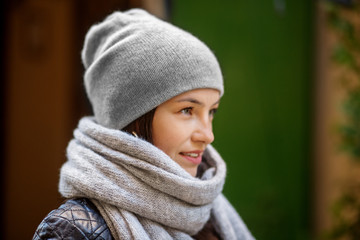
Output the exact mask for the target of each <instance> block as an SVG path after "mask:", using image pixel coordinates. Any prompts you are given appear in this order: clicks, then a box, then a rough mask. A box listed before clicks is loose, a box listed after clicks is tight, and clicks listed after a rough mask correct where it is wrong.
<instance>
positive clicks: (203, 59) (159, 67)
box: [82, 9, 224, 129]
mask: <svg viewBox="0 0 360 240" xmlns="http://www.w3.org/2000/svg"><path fill="white" fill-rule="evenodd" d="M82 61H83V64H84V66H85V76H84V81H85V88H86V92H87V95H88V97H89V99H90V102H91V104H92V107H93V111H94V114H95V119H96V121H97V122H98V123H100V124H101V125H103V126H105V127H109V128H114V129H122V128H124V127H125V126H127V125H128V124H129V123H131V122H132V121H134V120H135V119H137V118H138V117H140V116H142V115H144V114H145V113H147V112H148V111H150V110H152V109H153V108H155V107H157V106H158V105H160V104H161V103H163V102H165V101H167V100H168V99H170V98H172V97H174V96H176V95H179V94H181V93H184V92H186V91H189V90H192V89H198V88H213V89H217V90H219V91H220V94H221V95H222V94H223V91H224V90H223V79H222V74H221V70H220V67H219V64H218V62H217V60H216V58H215V56H214V55H213V53H212V52H211V51H210V50H209V48H208V47H207V46H206V45H205V44H204V43H202V42H201V41H200V40H199V39H197V38H196V37H194V36H193V35H191V34H190V33H187V32H185V31H183V30H181V29H179V28H177V27H175V26H173V25H171V24H169V23H167V22H164V21H162V20H160V19H158V18H156V17H154V16H152V15H150V14H149V13H147V12H145V11H144V10H140V9H133V10H130V11H127V12H114V13H113V14H111V15H110V16H108V17H107V18H106V19H105V20H104V21H103V22H101V23H99V24H96V25H94V26H92V27H91V28H90V30H89V31H88V33H87V35H86V38H85V43H84V48H83V50H82Z"/></svg>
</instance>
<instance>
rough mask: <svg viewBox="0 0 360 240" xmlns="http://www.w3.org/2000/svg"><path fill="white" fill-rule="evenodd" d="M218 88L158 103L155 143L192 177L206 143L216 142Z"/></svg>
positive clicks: (183, 94) (153, 131)
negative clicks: (214, 122) (215, 119)
mask: <svg viewBox="0 0 360 240" xmlns="http://www.w3.org/2000/svg"><path fill="white" fill-rule="evenodd" d="M219 100H220V93H219V91H218V90H215V89H207V88H206V89H195V90H191V91H188V92H185V93H182V94H180V95H178V96H176V97H173V98H171V99H170V100H168V101H166V102H164V103H162V104H161V105H159V106H158V107H157V108H156V110H155V114H154V118H153V124H152V134H153V136H152V137H153V144H154V145H155V146H156V147H158V148H159V149H161V150H162V151H163V152H165V153H166V154H167V155H168V156H169V157H171V158H172V159H173V160H174V161H175V162H177V163H178V164H179V165H180V166H181V167H182V168H184V169H185V170H186V171H187V172H188V173H190V174H191V175H192V176H195V175H196V172H197V168H198V166H199V164H200V163H201V159H202V155H203V152H204V150H205V148H206V146H207V145H208V144H209V143H211V142H213V141H214V134H213V131H212V121H213V118H214V114H215V112H216V110H217V108H218V106H219Z"/></svg>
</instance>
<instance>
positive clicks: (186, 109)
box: [180, 107, 192, 115]
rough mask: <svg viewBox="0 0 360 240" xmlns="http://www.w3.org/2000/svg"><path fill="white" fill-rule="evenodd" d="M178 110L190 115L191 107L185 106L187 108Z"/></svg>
mask: <svg viewBox="0 0 360 240" xmlns="http://www.w3.org/2000/svg"><path fill="white" fill-rule="evenodd" d="M180 112H181V113H183V114H186V115H191V112H192V107H187V108H184V109H181V111H180Z"/></svg>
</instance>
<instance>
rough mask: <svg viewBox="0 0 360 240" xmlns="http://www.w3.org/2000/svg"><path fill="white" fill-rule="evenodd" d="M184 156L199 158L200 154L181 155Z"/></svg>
mask: <svg viewBox="0 0 360 240" xmlns="http://www.w3.org/2000/svg"><path fill="white" fill-rule="evenodd" d="M181 154H182V155H185V156H189V157H194V158H197V157H198V156H199V155H200V154H198V153H181Z"/></svg>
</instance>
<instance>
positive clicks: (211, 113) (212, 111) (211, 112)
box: [209, 108, 217, 116]
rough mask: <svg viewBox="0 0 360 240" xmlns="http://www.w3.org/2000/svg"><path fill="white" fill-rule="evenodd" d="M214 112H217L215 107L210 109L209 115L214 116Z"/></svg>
mask: <svg viewBox="0 0 360 240" xmlns="http://www.w3.org/2000/svg"><path fill="white" fill-rule="evenodd" d="M216 112H217V108H214V109H211V110H210V112H209V115H210V116H214V115H215V113H216Z"/></svg>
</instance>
